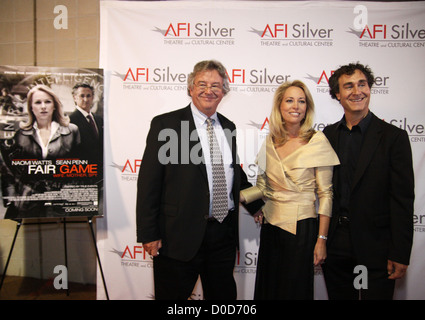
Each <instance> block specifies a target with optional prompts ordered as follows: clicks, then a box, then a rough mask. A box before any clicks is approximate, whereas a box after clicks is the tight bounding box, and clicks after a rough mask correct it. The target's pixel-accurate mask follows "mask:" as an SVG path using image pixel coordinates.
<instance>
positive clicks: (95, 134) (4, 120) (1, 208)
mask: <svg viewBox="0 0 425 320" xmlns="http://www.w3.org/2000/svg"><path fill="white" fill-rule="evenodd" d="M0 90H1V96H0V173H1V176H0V179H1V198H2V201H1V204H0V218H4V219H22V218H44V217H73V216H99V215H102V214H103V199H102V198H103V197H102V195H103V70H101V69H69V68H48V67H15V66H0Z"/></svg>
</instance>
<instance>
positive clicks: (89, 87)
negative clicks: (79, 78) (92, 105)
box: [72, 83, 94, 95]
mask: <svg viewBox="0 0 425 320" xmlns="http://www.w3.org/2000/svg"><path fill="white" fill-rule="evenodd" d="M78 88H88V89H90V90H91V92H92V93H93V94H94V88H93V87H92V86H91V85H89V84H88V83H77V84H76V85H75V86H74V87H73V88H72V95H75V93H76V92H77V90H78Z"/></svg>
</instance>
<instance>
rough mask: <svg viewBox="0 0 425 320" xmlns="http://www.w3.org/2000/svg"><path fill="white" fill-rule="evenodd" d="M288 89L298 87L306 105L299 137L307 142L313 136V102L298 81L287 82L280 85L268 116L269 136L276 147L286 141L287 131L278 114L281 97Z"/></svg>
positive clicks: (309, 94) (304, 87)
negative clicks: (301, 91) (302, 93)
mask: <svg viewBox="0 0 425 320" xmlns="http://www.w3.org/2000/svg"><path fill="white" fill-rule="evenodd" d="M289 87H298V88H300V89H301V90H303V91H304V94H305V97H306V103H307V109H306V113H305V118H304V119H303V120H301V128H300V134H299V137H300V138H301V139H303V140H304V141H309V140H310V138H311V137H312V136H313V134H314V132H315V131H314V129H313V128H312V126H313V120H314V101H313V97H312V96H311V93H310V91H309V90H308V88H307V86H306V85H305V84H304V83H303V82H302V81H300V80H294V81H288V82H285V83H283V84H282V85H280V86H279V87H278V88H277V90H276V92H275V95H274V99H273V107H272V111H271V114H270V120H269V128H270V135H271V137H272V140H273V142H274V144H275V145H276V146H279V145H282V144H284V143H285V142H286V141H287V140H288V131H287V130H286V125H285V121H284V120H283V117H282V114H281V113H280V105H281V104H282V100H283V96H284V95H285V92H286V90H287V89H288V88H289Z"/></svg>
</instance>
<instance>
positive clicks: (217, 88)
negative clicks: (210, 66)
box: [195, 82, 223, 93]
mask: <svg viewBox="0 0 425 320" xmlns="http://www.w3.org/2000/svg"><path fill="white" fill-rule="evenodd" d="M195 86H196V87H197V88H198V89H199V90H200V91H207V89H210V90H211V91H212V92H214V93H217V92H220V91H222V90H223V87H222V86H221V85H219V84H212V85H210V86H209V85H207V84H206V83H204V82H198V83H196V84H195Z"/></svg>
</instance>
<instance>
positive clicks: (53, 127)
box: [32, 121, 59, 159]
mask: <svg viewBox="0 0 425 320" xmlns="http://www.w3.org/2000/svg"><path fill="white" fill-rule="evenodd" d="M32 126H33V128H34V129H35V133H36V134H37V139H38V141H39V142H40V143H39V144H40V147H41V154H42V157H43V159H46V158H47V155H48V153H49V144H50V141H52V138H53V135H54V134H55V133H56V131H57V130H58V129H59V123H57V122H56V121H52V124H51V128H50V137H49V141H48V142H47V144H46V145H44V143H43V140H42V139H41V135H40V129H39V128H38V125H37V121H34V123H33V125H32Z"/></svg>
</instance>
